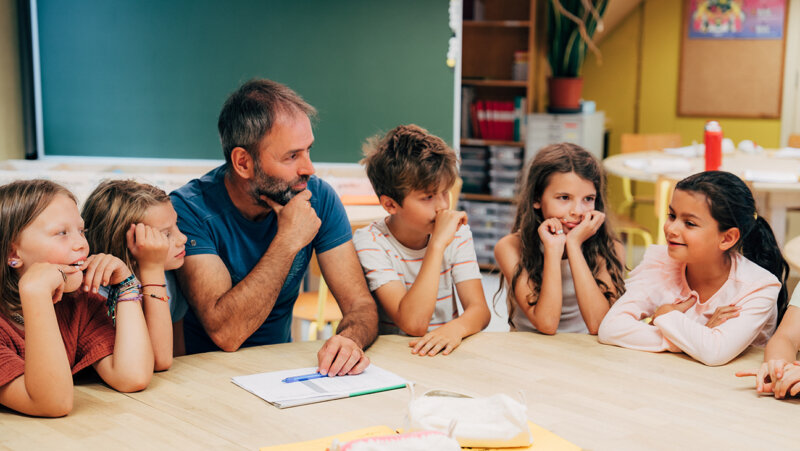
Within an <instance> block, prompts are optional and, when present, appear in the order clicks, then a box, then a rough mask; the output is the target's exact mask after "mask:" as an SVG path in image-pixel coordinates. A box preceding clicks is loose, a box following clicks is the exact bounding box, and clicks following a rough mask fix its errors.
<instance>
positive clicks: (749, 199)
mask: <svg viewBox="0 0 800 451" xmlns="http://www.w3.org/2000/svg"><path fill="white" fill-rule="evenodd" d="M675 189H676V190H681V191H687V192H693V193H699V194H702V195H704V196H705V197H706V202H707V203H708V209H709V210H710V211H711V217H713V218H714V220H715V221H717V224H718V225H719V231H720V232H724V231H726V230H728V229H731V228H733V227H736V228H737V229H739V234H740V235H739V236H740V238H739V241H738V242H736V244H735V245H734V246H733V247H731V248H730V249H728V252H729V253H730V252H739V253H741V254H742V255H744V256H745V258H747V259H748V260H750V261H752V262H754V263H755V264H757V265H758V266H760V267H762V268H764V269H766V270H767V271H769V272H771V273H772V274H774V275H775V277H777V278H778V280H779V281H780V282H781V291H780V294H778V300H777V306H778V322H780V320H781V318H783V314H784V313H785V312H786V307H787V303H788V293H787V291H786V279H787V278H788V277H789V265H788V264H787V263H786V260H784V258H783V254H781V249H780V247H779V246H778V242H777V240H776V239H775V234H774V233H772V228H771V227H770V226H769V223H768V222H767V221H766V220H765V219H764V218H762V217H761V216H760V215H758V214H757V212H756V203H755V200H753V193H752V192H751V191H750V188H748V186H747V185H746V184H745V183H744V182H743V181H742V179H740V178H739V177H737V176H735V175H734V174H731V173H730V172H724V171H707V172H700V173H698V174H694V175H691V176H689V177H686V178H685V179H683V180H681V181H680V182H678V184H677V185H675Z"/></svg>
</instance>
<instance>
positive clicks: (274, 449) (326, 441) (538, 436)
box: [261, 421, 581, 451]
mask: <svg viewBox="0 0 800 451" xmlns="http://www.w3.org/2000/svg"><path fill="white" fill-rule="evenodd" d="M528 427H530V428H531V434H532V435H533V445H531V446H529V447H526V448H463V449H467V450H472V451H544V450H548V451H551V450H552V451H577V450H580V449H581V448H580V447H578V446H576V445H574V444H572V443H570V442H568V441H566V440H564V439H563V438H561V437H559V436H557V435H556V434H553V433H552V432H550V431H548V430H547V429H545V428H543V427H541V426H537V425H535V424H533V423H531V422H530V421H528ZM396 433H397V431H395V430H394V429H392V428H390V427H389V426H373V427H371V428H366V429H358V430H355V431H350V432H344V433H341V434H336V435H332V436H330V437H324V438H320V439H316V440H310V441H307V442H298V443H290V444H287V445H278V446H267V447H264V448H261V451H320V450H325V449H328V447H329V446H330V444H331V442H332V441H333V439H334V438H336V439H339V443H346V442H348V441H350V440H355V439H359V438H366V437H377V436H381V435H393V434H396Z"/></svg>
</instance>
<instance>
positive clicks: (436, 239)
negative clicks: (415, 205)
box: [431, 210, 467, 248]
mask: <svg viewBox="0 0 800 451" xmlns="http://www.w3.org/2000/svg"><path fill="white" fill-rule="evenodd" d="M466 223H467V214H466V213H464V212H463V211H455V210H439V211H438V212H436V219H435V224H434V226H433V234H431V244H437V245H440V246H441V247H443V248H444V247H447V246H448V245H449V244H450V243H452V242H453V239H455V237H456V231H457V230H458V229H459V227H461V226H462V225H466Z"/></svg>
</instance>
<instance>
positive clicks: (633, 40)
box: [583, 0, 780, 231]
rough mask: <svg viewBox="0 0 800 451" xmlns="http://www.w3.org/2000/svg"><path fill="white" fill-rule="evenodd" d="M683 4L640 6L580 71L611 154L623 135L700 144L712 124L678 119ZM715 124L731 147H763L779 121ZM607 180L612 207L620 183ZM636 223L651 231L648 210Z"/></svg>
mask: <svg viewBox="0 0 800 451" xmlns="http://www.w3.org/2000/svg"><path fill="white" fill-rule="evenodd" d="M682 3H683V2H682V1H678V0H645V1H643V2H642V4H641V5H640V6H639V7H638V8H637V9H636V10H634V11H633V12H632V13H631V14H630V15H629V16H628V17H627V18H626V19H625V20H624V21H623V22H622V23H621V24H620V25H618V26H617V28H616V29H614V30H613V31H612V32H611V33H610V34H609V35H608V36H606V37H605V38H604V39H603V41H602V42H601V43H600V45H599V47H600V50H601V52H602V54H603V65H602V66H598V65H597V64H596V59H595V58H594V56H593V55H591V54H590V55H589V57H588V58H587V60H586V62H585V64H584V66H583V78H584V93H583V96H584V98H586V99H590V100H594V101H596V102H597V108H598V109H599V110H603V111H605V113H606V117H607V118H608V126H609V128H610V136H609V153H610V154H611V155H613V154H616V153H619V148H620V136H621V135H622V134H623V133H679V134H680V135H681V138H682V139H683V143H684V144H691V142H692V141H697V142H702V140H703V126H704V125H705V123H706V121H707V120H709V119H717V118H710V117H709V118H687V117H678V115H677V99H678V69H679V64H680V62H679V61H680V45H681V16H682V14H683V11H682V6H681V5H682ZM640 24H641V26H640ZM640 28H641V30H642V33H641V34H640ZM640 41H641V46H642V48H641V55H642V61H641V63H642V64H641V78H640V80H639V82H640V83H641V89H640V96H639V99H638V100H639V103H638V110H639V111H638V117H637V114H636V109H637V99H636V81H637V80H636V67H637V58H638V53H637V50H638V46H639V42H640ZM637 119H638V129H637V127H636V122H637ZM719 121H720V124H721V125H722V130H723V133H724V134H725V137H728V138H731V139H733V141H734V142H735V143H738V142H739V141H741V140H743V139H752V140H754V141H755V142H757V143H759V144H761V145H762V146H764V147H778V146H779V145H780V119H719ZM609 179H610V180H609V199H610V203H611V205H612V207H613V205H615V204H616V203H617V202H618V201H619V199H620V194H619V184H618V180H615V179H616V178H615V177H609ZM637 185H638V186H637V187H636V189H637V193H638V194H643V195H647V194H648V192H649V193H652V186H646V184H637ZM642 185H645V186H642ZM636 220H637V221H638V222H640V223H641V224H642V225H644V226H646V227H648V228H650V230H651V231H653V229H654V228H655V226H656V223H655V215H654V214H653V210H652V208H651V207H648V206H642V207H639V208H637V209H636Z"/></svg>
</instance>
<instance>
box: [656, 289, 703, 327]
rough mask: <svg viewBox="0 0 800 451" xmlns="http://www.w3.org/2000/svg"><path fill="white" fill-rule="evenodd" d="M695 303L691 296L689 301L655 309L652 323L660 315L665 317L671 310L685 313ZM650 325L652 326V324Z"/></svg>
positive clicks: (695, 298)
mask: <svg viewBox="0 0 800 451" xmlns="http://www.w3.org/2000/svg"><path fill="white" fill-rule="evenodd" d="M696 302H697V297H695V296H692V297H690V298H689V299H687V300H685V301H683V302H679V303H677V304H664V305H662V306H660V307H658V308H657V309H656V312H655V313H653V321H655V320H656V318H658V317H659V316H661V315H665V314H667V313H669V312H671V311H673V310H677V311H679V312H681V313H686V312H687V311H688V310H689V309H690V308H692V306H693V305H694V304H695V303H696ZM650 324H653V323H652V322H651V323H650Z"/></svg>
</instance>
